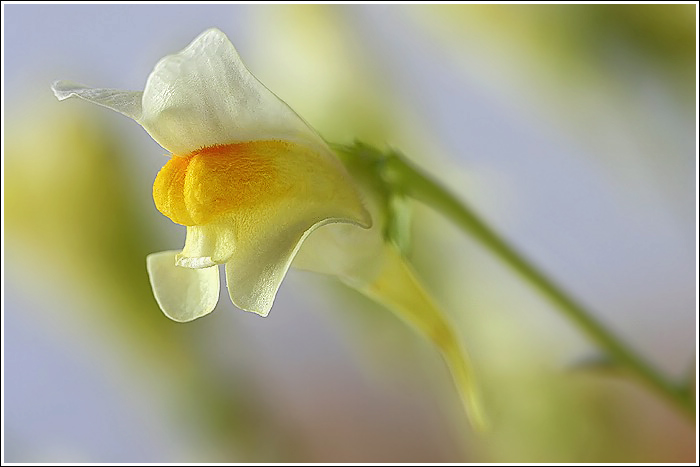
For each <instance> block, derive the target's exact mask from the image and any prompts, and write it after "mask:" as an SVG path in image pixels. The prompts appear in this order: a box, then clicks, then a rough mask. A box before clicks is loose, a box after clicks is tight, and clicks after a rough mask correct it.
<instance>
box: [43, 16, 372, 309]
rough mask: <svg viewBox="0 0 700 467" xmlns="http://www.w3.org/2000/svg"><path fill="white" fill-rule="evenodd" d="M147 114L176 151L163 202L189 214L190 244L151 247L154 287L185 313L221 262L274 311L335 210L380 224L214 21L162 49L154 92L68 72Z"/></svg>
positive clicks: (151, 85) (125, 107)
mask: <svg viewBox="0 0 700 467" xmlns="http://www.w3.org/2000/svg"><path fill="white" fill-rule="evenodd" d="M53 90H54V93H55V95H56V97H58V99H59V100H63V99H66V98H69V97H74V96H75V97H80V98H82V99H85V100H87V101H90V102H93V103H96V104H99V105H103V106H105V107H108V108H110V109H113V110H116V111H118V112H121V113H122V114H124V115H126V116H128V117H130V118H132V119H134V120H136V122H138V123H139V124H140V125H141V126H143V127H144V129H145V130H146V131H147V132H148V133H149V134H150V135H151V136H152V137H153V139H155V140H156V142H158V143H159V144H160V145H161V146H163V147H164V148H166V149H167V150H168V151H169V152H170V153H171V155H172V157H171V158H170V160H169V161H168V162H167V163H166V164H165V166H164V167H163V168H162V169H161V171H160V172H159V174H158V176H157V177H156V180H155V183H154V186H153V198H154V201H155V204H156V207H157V208H158V210H159V211H161V212H162V213H163V214H164V215H166V216H167V217H169V218H170V219H171V220H172V221H173V222H175V223H177V224H181V225H185V226H187V238H186V241H185V246H184V249H183V250H182V251H181V252H178V251H164V252H161V253H155V254H151V255H149V256H148V258H147V267H148V272H149V277H150V280H151V286H152V288H153V293H154V295H155V298H156V300H157V302H158V304H159V305H160V307H161V309H162V310H163V312H164V313H165V314H166V315H167V316H168V317H170V318H172V319H174V320H176V321H191V320H193V319H196V318H198V317H200V316H203V315H205V314H207V313H209V312H211V311H212V310H213V309H214V307H215V306H216V303H217V301H218V297H219V276H218V267H217V265H219V264H226V282H227V286H228V289H229V294H230V296H231V300H232V301H233V303H234V304H235V305H236V306H238V307H239V308H241V309H244V310H247V311H252V312H255V313H258V314H260V315H263V316H265V315H267V313H268V312H269V310H270V308H271V307H272V303H273V300H274V297H275V295H276V293H277V290H278V288H279V286H280V283H281V281H282V279H283V278H284V275H285V274H286V272H287V269H288V268H289V265H290V263H291V261H292V259H293V257H294V255H295V254H296V251H297V250H298V248H299V247H300V245H301V243H302V242H303V240H304V239H305V238H306V236H307V235H308V234H310V233H311V232H312V231H313V230H314V229H315V228H317V227H319V226H321V225H324V224H327V223H330V222H346V223H352V224H356V225H360V226H363V227H369V226H370V224H371V219H370V217H369V214H368V213H367V211H366V210H365V208H364V207H363V204H362V201H361V199H360V196H359V194H358V193H357V191H356V189H355V188H354V186H353V184H352V182H351V181H350V179H349V176H348V174H347V173H346V172H345V169H344V168H343V166H342V165H341V164H340V162H339V161H338V160H337V159H336V158H335V156H334V155H333V153H332V152H331V150H330V149H329V148H328V146H327V145H326V144H325V142H324V141H323V140H322V139H321V138H320V137H319V136H318V135H317V134H316V133H315V132H314V131H313V130H312V129H311V128H310V127H309V126H308V125H307V124H306V123H305V122H304V121H303V120H302V119H301V118H300V117H299V116H298V115H297V114H296V113H294V111H292V110H291V109H290V108H289V107H288V106H287V105H286V104H285V103H284V102H283V101H281V100H280V99H279V98H278V97H277V96H275V95H274V94H273V93H272V92H270V91H269V90H268V89H267V88H266V87H265V86H263V85H262V84H261V83H260V82H259V81H258V80H257V79H256V78H255V77H254V76H253V75H252V74H251V73H250V72H249V71H248V69H247V68H246V67H245V65H244V64H243V62H242V61H241V60H240V58H239V56H238V54H237V52H236V50H235V48H234V47H233V45H232V44H231V42H230V41H229V40H228V38H227V37H226V36H225V35H224V34H223V33H222V32H221V31H219V30H217V29H210V30H208V31H205V32H204V33H203V34H201V35H200V36H199V37H197V38H196V39H195V40H194V41H193V42H192V43H191V44H190V45H189V46H188V47H186V48H185V49H184V50H182V51H181V52H179V53H177V54H174V55H170V56H167V57H165V58H163V59H162V60H160V62H158V64H157V65H156V67H155V69H154V70H153V72H152V73H151V75H150V76H149V78H148V81H147V83H146V87H145V89H144V91H143V92H132V91H120V90H115V89H93V88H88V87H85V86H82V85H79V84H75V83H71V82H66V81H58V82H56V83H54V85H53Z"/></svg>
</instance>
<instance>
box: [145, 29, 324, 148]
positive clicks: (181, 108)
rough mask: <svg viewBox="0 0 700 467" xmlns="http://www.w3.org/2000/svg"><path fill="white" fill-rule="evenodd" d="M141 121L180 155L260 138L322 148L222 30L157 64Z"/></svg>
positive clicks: (215, 30)
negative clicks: (258, 76) (262, 80)
mask: <svg viewBox="0 0 700 467" xmlns="http://www.w3.org/2000/svg"><path fill="white" fill-rule="evenodd" d="M140 123H141V124H142V125H143V126H144V128H146V130H147V131H148V132H149V133H150V135H151V136H152V137H153V138H154V139H155V140H156V141H157V142H158V143H159V144H160V145H161V146H163V147H164V148H166V149H167V150H169V151H170V152H172V153H173V154H178V155H184V154H186V153H189V152H192V151H195V150H197V149H199V148H201V147H203V146H212V145H216V144H230V143H233V142H241V141H253V140H259V139H283V140H289V141H296V142H302V143H307V144H311V145H322V144H323V143H322V141H321V139H320V138H319V137H318V136H317V135H316V134H315V133H314V132H313V130H311V129H310V128H309V127H308V125H306V123H305V122H304V121H303V120H302V119H301V118H300V117H299V116H298V115H297V114H296V113H294V111H293V110H291V109H290V108H289V107H288V106H287V104H285V103H284V102H283V101H281V100H280V99H279V98H278V97H277V96H275V95H274V94H273V93H272V92H270V91H269V90H268V89H267V88H266V87H265V86H263V85H262V84H261V83H260V82H259V81H258V80H257V79H256V78H255V77H254V76H253V75H252V74H251V73H250V72H249V71H248V69H247V68H246V67H245V65H244V64H243V62H242V61H241V59H240V57H239V56H238V53H237V52H236V49H235V48H234V47H233V44H231V42H230V41H229V40H228V38H227V37H226V35H224V33H222V32H221V31H219V30H217V29H209V30H208V31H205V32H204V33H202V34H201V35H200V36H199V37H197V38H196V39H195V40H194V41H193V42H192V43H191V44H190V45H189V46H187V47H186V48H185V49H184V50H182V51H181V52H179V53H177V54H174V55H169V56H166V57H165V58H163V59H161V60H160V62H158V64H157V65H156V66H155V68H154V70H153V72H152V73H151V75H150V76H149V78H148V82H147V83H146V88H145V90H144V96H143V118H142V119H141V121H140Z"/></svg>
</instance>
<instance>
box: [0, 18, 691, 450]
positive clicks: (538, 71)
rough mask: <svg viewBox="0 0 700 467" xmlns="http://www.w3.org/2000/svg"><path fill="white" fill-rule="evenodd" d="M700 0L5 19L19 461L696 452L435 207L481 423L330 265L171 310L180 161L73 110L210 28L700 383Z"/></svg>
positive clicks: (8, 305)
mask: <svg viewBox="0 0 700 467" xmlns="http://www.w3.org/2000/svg"><path fill="white" fill-rule="evenodd" d="M696 18H697V12H696V6H695V5H579V6H548V5H527V6H520V5H502V6H500V5H487V6H479V5H466V6H463V5H451V6H417V5H416V6H410V5H404V6H370V5H346V6H322V5H307V6H294V5H276V6H252V5H251V6H247V5H105V4H103V5H6V4H3V23H4V37H3V61H4V67H3V78H4V90H3V106H4V147H3V154H4V159H3V180H4V197H5V198H4V206H3V214H4V231H3V233H4V253H5V255H4V257H3V262H4V271H5V277H4V284H3V286H4V291H3V320H4V322H3V358H4V375H3V384H4V411H3V422H4V440H3V441H4V448H5V451H4V460H5V461H7V462H81V461H82V462H287V461H295V462H386V461H393V462H468V461H471V462H547V461H551V462H615V461H625V462H659V461H662V462H679V461H685V462H691V461H693V460H695V459H696V445H695V435H696V424H695V423H694V422H693V421H689V420H687V419H686V418H684V417H683V416H681V415H679V413H678V412H677V411H676V410H675V409H673V408H671V407H669V406H668V405H667V404H666V403H665V402H663V401H660V400H659V399H657V398H656V397H655V396H653V395H651V394H650V393H648V392H647V391H646V389H643V388H640V387H638V386H637V385H636V384H634V383H632V382H630V381H628V380H626V379H625V378H623V377H619V376H617V375H613V374H606V373H598V372H594V371H590V370H580V369H576V368H577V367H578V363H579V362H581V361H585V360H586V359H589V358H594V357H596V356H597V351H596V349H595V348H594V347H593V346H592V345H591V344H590V343H589V342H588V340H587V339H586V338H585V337H583V336H582V334H581V333H580V332H579V331H578V330H577V329H576V328H575V327H574V326H573V325H572V324H571V323H569V322H568V321H566V320H565V319H564V318H562V317H561V316H560V315H559V313H558V311H557V310H556V309H553V308H552V307H551V306H550V305H549V304H548V303H547V302H546V301H544V300H543V299H542V298H541V297H540V296H539V295H538V294H537V293H535V292H533V291H532V290H531V289H530V288H529V287H528V286H527V285H525V284H523V283H522V282H521V281H520V279H519V278H518V277H516V276H515V275H513V274H512V273H511V272H510V271H509V270H508V269H507V268H505V267H504V266H503V265H501V264H500V263H499V262H498V261H497V260H495V259H494V258H493V257H492V256H491V255H490V254H489V253H488V252H485V251H484V250H483V249H482V248H481V247H480V246H479V245H478V244H476V243H474V242H473V241H472V240H471V239H470V238H468V237H465V236H464V235H463V234H461V233H460V232H458V231H457V230H456V229H455V228H454V227H452V226H451V225H450V223H449V222H448V221H446V220H444V219H442V218H441V217H440V216H439V215H437V214H435V213H434V212H433V211H431V210H430V209H429V208H426V207H424V206H420V205H417V206H415V218H414V225H413V230H414V243H413V246H412V250H411V260H412V262H413V264H414V265H415V266H416V269H417V271H418V273H419V275H420V276H421V278H422V279H423V280H424V281H425V283H426V286H427V288H428V289H429V290H430V291H431V292H432V294H433V295H434V297H435V299H436V301H437V302H438V303H439V304H440V305H441V307H442V308H444V310H445V311H446V313H448V314H449V315H450V316H451V317H452V319H453V320H454V321H455V322H456V323H457V324H458V327H459V331H460V333H461V335H462V338H463V340H464V344H465V346H466V347H467V348H468V349H469V351H470V353H471V355H472V358H473V360H474V362H475V366H476V369H477V372H478V376H479V384H480V385H481V386H482V389H483V392H484V393H485V399H486V405H487V410H488V412H489V413H490V416H491V419H492V420H493V422H494V423H493V428H492V430H491V431H489V432H487V433H475V432H474V431H472V429H471V428H470V427H469V425H468V423H467V420H466V418H465V417H464V414H463V413H462V412H461V409H460V405H459V400H458V397H457V395H456V393H455V390H454V388H453V386H452V384H451V381H450V377H449V374H448V373H447V370H446V368H445V367H444V365H443V363H442V361H441V359H440V357H439V355H438V354H437V352H436V350H435V349H434V348H432V347H431V346H430V345H429V344H428V343H426V342H424V341H423V340H422V339H421V338H420V336H418V335H416V334H415V333H414V332H413V331H411V330H410V329H408V328H406V326H404V324H403V323H402V322H400V321H399V320H398V319H397V318H395V317H394V316H392V315H391V314H390V313H389V312H388V311H386V310H384V309H382V308H380V307H378V306H376V305H374V304H372V303H371V302H369V301H368V300H367V299H364V298H362V297H359V296H358V295H357V294H355V293H354V292H352V291H350V290H348V289H346V288H344V287H342V286H340V285H338V284H337V283H336V282H335V281H334V280H332V279H330V278H324V277H318V276H315V275H313V274H310V273H303V272H299V271H291V272H290V274H289V275H288V276H287V278H286V279H285V281H284V283H283V285H282V288H281V290H280V293H279V295H278V297H277V300H276V302H275V306H274V307H273V309H272V312H271V314H270V316H269V317H267V318H265V319H262V318H260V317H258V316H256V315H253V314H250V313H244V312H242V311H240V310H237V309H235V307H234V306H233V305H232V304H231V303H230V300H229V299H228V297H227V295H226V291H225V290H222V299H221V300H220V302H219V305H218V306H217V309H216V310H215V312H214V313H212V314H211V315H209V316H207V317H205V318H203V319H200V320H197V321H195V322H192V323H189V324H185V325H183V324H177V323H174V322H171V321H169V320H168V319H167V318H165V317H164V316H163V315H162V314H161V312H160V311H159V309H158V307H157V305H156V303H155V300H154V299H153V298H152V295H151V292H150V288H149V284H148V278H147V275H146V271H145V256H146V255H147V254H148V253H150V252H154V251H161V250H166V249H177V248H179V247H181V245H182V243H183V241H184V234H185V232H184V229H183V228H181V227H180V226H177V225H174V224H173V223H171V222H170V221H169V220H168V219H167V218H165V217H163V216H162V215H160V214H159V213H158V212H157V211H156V209H155V207H154V206H153V201H152V198H151V186H152V182H153V179H154V178H155V175H156V173H157V171H158V170H159V168H160V167H161V166H162V165H163V164H164V163H165V161H166V158H165V157H164V150H163V149H162V148H160V147H159V146H158V145H157V144H156V143H155V142H153V141H152V140H151V139H150V137H149V136H148V135H147V134H146V133H145V132H144V131H143V130H142V129H141V128H140V127H139V126H138V125H137V124H135V123H134V122H132V121H130V120H128V119H126V118H124V117H123V116H121V115H119V114H116V113H114V112H110V111H107V110H105V109H101V108H99V107H97V106H92V105H89V104H87V103H85V102H80V101H77V100H71V101H67V102H62V103H58V102H57V101H56V100H55V98H54V97H53V95H52V93H51V91H50V89H49V85H50V83H51V82H52V81H54V80H56V79H69V80H73V81H78V82H82V83H85V84H87V85H91V86H97V87H114V88H121V89H132V90H141V89H143V86H144V84H145V81H146V78H147V76H148V74H149V73H150V71H151V69H152V67H153V66H154V64H155V63H156V61H157V60H159V59H160V58H161V57H163V56H164V55H166V54H170V53H173V52H176V51H178V50H180V49H182V48H183V47H185V46H186V45H187V44H188V43H189V42H190V41H191V40H192V39H194V37H196V36H197V35H198V34H199V33H201V32H202V31H204V30H205V29H207V28H210V27H218V28H220V29H221V30H223V31H224V32H225V33H226V34H227V35H228V36H229V38H230V39H231V41H232V42H233V43H234V44H235V45H236V47H237V48H238V49H239V52H240V54H241V56H242V57H243V59H244V61H245V62H246V63H247V64H248V66H249V68H250V69H251V70H252V71H253V73H255V74H256V76H258V78H259V79H260V80H261V81H263V82H264V83H265V84H266V85H267V86H268V87H269V88H270V89H272V90H273V91H274V92H275V93H276V94H278V95H279V96H280V97H281V98H283V99H284V100H285V101H286V102H288V103H289V104H290V105H291V106H292V107H293V108H294V109H295V110H296V111H297V112H298V113H299V114H300V115H302V116H303V117H304V118H305V119H306V120H307V121H308V122H310V123H311V124H312V125H313V126H314V127H315V128H317V129H318V130H319V132H320V133H321V134H322V135H324V137H326V138H327V139H328V140H331V141H335V142H350V141H352V140H353V139H354V138H357V139H360V140H363V141H365V142H368V143H371V144H375V145H378V146H380V147H389V146H391V147H396V148H400V149H401V150H402V151H403V152H405V153H406V154H407V156H408V157H409V158H410V159H412V160H414V161H415V162H416V164H418V165H420V166H421V167H423V168H424V169H425V170H426V171H427V172H429V173H430V174H432V175H433V176H434V177H436V178H437V179H439V180H441V181H442V182H443V183H444V184H445V185H446V186H448V187H449V188H451V189H452V190H453V191H454V192H455V193H456V194H458V196H459V197H460V198H461V199H463V200H465V201H466V202H467V203H469V204H470V205H471V206H472V207H473V208H474V209H475V210H476V211H477V212H479V213H480V214H481V215H482V216H483V217H484V218H485V219H486V220H488V222H489V223H491V224H492V225H493V226H494V227H495V228H496V229H497V230H498V231H499V232H501V233H502V234H503V235H505V236H506V237H507V238H508V239H509V240H510V241H511V242H512V243H513V244H515V245H516V246H517V247H518V248H519V249H520V250H521V251H522V252H523V253H524V254H525V255H526V256H528V257H529V258H531V259H532V260H533V262H534V263H536V264H537V265H539V266H541V267H542V268H543V269H544V270H545V271H547V272H548V273H549V274H550V275H551V276H552V277H554V278H555V279H556V281H557V282H558V283H560V284H561V285H562V286H563V287H564V288H565V289H567V290H568V291H570V292H571V293H572V294H573V295H574V296H575V297H577V298H578V299H579V300H580V301H582V302H583V303H585V304H586V305H587V306H589V307H590V308H591V309H593V310H595V311H596V313H597V316H598V317H599V319H600V320H601V321H603V322H604V323H606V324H607V325H608V326H609V327H610V328H611V329H613V330H614V331H615V332H616V333H617V334H618V335H619V336H621V338H623V339H624V340H625V342H627V343H628V344H629V345H631V346H633V347H634V348H635V349H636V350H637V351H638V352H639V353H641V354H642V355H644V356H645V357H646V358H647V359H648V360H649V361H650V362H651V363H653V364H654V365H656V366H657V367H658V368H659V369H660V371H662V372H663V373H664V374H666V375H668V376H669V377H673V378H676V379H677V380H679V381H680V380H683V379H690V380H695V377H696V376H695V371H694V368H695V366H696V361H695V355H696V348H697V344H696V329H697V324H696V280H697V277H696V258H697V251H696V235H697V233H696V223H697V217H696V216H697V211H696V181H697V178H696V177H697V175H696V174H697V162H696V151H697V148H696V123H697V122H696V120H695V113H696V94H695V93H696V78H695V70H696V61H695V58H696V49H695V47H696Z"/></svg>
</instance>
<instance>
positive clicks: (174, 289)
mask: <svg viewBox="0 0 700 467" xmlns="http://www.w3.org/2000/svg"><path fill="white" fill-rule="evenodd" d="M177 253H178V252H177V251H162V252H160V253H153V254H151V255H148V257H147V258H146V268H147V270H148V277H149V278H150V280H151V288H152V289H153V295H154V296H155V297H156V301H157V302H158V306H160V309H161V310H163V313H165V315H166V316H167V317H168V318H170V319H172V320H174V321H179V322H187V321H192V320H193V319H197V318H199V317H201V316H204V315H206V314H209V313H211V312H212V310H214V307H216V303H217V302H218V301H219V287H220V285H219V269H218V267H216V266H213V267H209V268H204V269H189V268H183V267H179V266H176V265H175V256H176V255H177Z"/></svg>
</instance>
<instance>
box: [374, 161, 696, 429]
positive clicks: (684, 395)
mask: <svg viewBox="0 0 700 467" xmlns="http://www.w3.org/2000/svg"><path fill="white" fill-rule="evenodd" d="M374 162H375V163H378V164H379V170H380V174H381V176H382V178H383V179H384V181H385V182H386V183H388V184H389V185H391V186H395V187H399V188H400V189H401V190H403V192H404V193H406V194H407V195H410V196H412V197H413V198H415V199H417V200H419V201H422V202H423V203H425V204H427V205H429V206H431V207H432V208H434V209H436V210H437V211H439V212H441V213H442V214H443V215H444V216H446V217H447V218H449V219H450V220H452V221H453V222H454V223H455V224H456V225H458V226H459V227H460V228H461V229H462V230H464V231H465V232H466V233H468V234H470V235H472V236H473V237H474V238H476V239H477V240H479V241H480V242H481V244H482V245H484V246H485V247H486V248H488V249H489V250H490V251H491V252H492V253H494V254H495V255H496V256H498V257H499V258H500V259H501V260H503V261H504V262H505V263H506V264H508V265H509V266H510V267H511V268H512V269H514V270H515V271H516V272H517V273H519V274H520V275H521V277H522V278H523V279H525V280H526V281H527V282H529V283H530V284H531V285H532V286H533V287H535V288H536V289H537V290H539V291H540V292H541V293H542V294H543V295H544V296H545V297H546V298H547V299H549V301H550V302H552V303H553V304H554V305H556V306H557V308H558V309H560V310H561V311H562V312H563V313H564V314H565V315H566V316H568V317H569V318H570V319H571V320H573V321H574V322H575V323H576V324H577V325H578V326H580V328H581V329H582V330H583V331H584V332H585V333H586V334H587V335H588V336H589V337H590V338H591V339H592V340H593V341H594V342H595V343H596V344H597V345H599V346H600V347H601V348H603V349H604V350H605V351H606V352H607V353H608V355H609V357H610V358H612V359H613V361H614V362H615V363H617V364H618V365H621V366H622V367H625V368H627V369H628V370H629V371H630V372H631V373H633V374H634V375H635V376H637V377H638V378H639V379H640V380H642V381H643V382H645V383H646V384H647V385H648V386H649V387H650V388H652V389H654V390H656V392H658V393H659V394H660V395H662V396H664V397H665V398H666V399H668V400H669V401H671V402H672V403H674V404H675V405H676V406H678V407H679V408H680V409H681V410H682V411H683V412H684V413H685V414H686V415H689V416H690V417H693V418H694V416H695V400H694V398H693V395H692V394H691V393H689V392H688V391H686V390H685V388H683V387H681V386H679V385H676V384H674V383H673V382H671V381H668V380H667V379H666V378H665V377H663V376H662V375H661V374H659V373H658V372H657V371H656V370H655V369H654V368H652V367H651V366H650V365H649V364H648V363H647V362H645V361H644V360H643V359H642V358H640V357H639V356H638V355H636V354H635V353H634V352H633V351H632V350H630V349H629V348H628V347H626V346H625V345H624V344H623V343H622V342H621V341H620V340H619V339H618V338H617V337H616V336H614V335H613V334H612V333H611V332H609V331H608V330H606V329H605V327H604V326H603V325H602V324H601V323H600V322H599V321H598V320H596V319H595V318H594V317H593V315H592V314H591V313H589V312H588V311H587V310H586V309H585V308H584V307H583V306H582V305H581V304H579V303H577V302H576V301H575V300H574V299H573V298H571V297H570V296H569V295H568V294H567V293H566V292H564V291H563V289H562V288H561V287H560V286H558V285H557V284H556V283H555V282H554V281H552V280H551V279H549V278H548V277H547V276H546V275H545V274H544V273H542V272H541V271H539V270H538V269H537V268H536V267H534V266H533V265H532V263H530V262H529V261H528V260H527V259H525V257H524V256H523V255H522V254H520V253H518V252H517V251H516V250H515V248H513V247H512V246H510V245H509V244H508V243H507V242H506V240H504V239H503V238H502V237H501V236H499V235H498V234H497V233H496V232H495V231H494V230H493V229H492V228H490V227H489V226H488V225H487V224H486V223H485V222H484V221H482V220H481V219H480V218H479V217H478V216H477V215H476V214H475V213H474V212H473V211H472V210H471V209H469V208H468V207H467V206H465V205H464V204H463V203H462V202H461V201H459V200H457V198H455V196H453V195H452V194H451V193H449V192H448V191H447V190H445V189H444V188H443V187H441V186H440V185H439V184H438V183H436V182H434V181H432V180H431V179H430V178H428V177H427V176H426V175H424V174H423V173H422V172H420V171H419V170H417V169H416V168H414V167H412V166H411V165H409V164H408V163H407V162H406V161H405V159H404V158H403V157H401V156H399V155H397V154H391V155H389V156H388V157H387V156H384V157H383V158H381V159H375V160H374Z"/></svg>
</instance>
